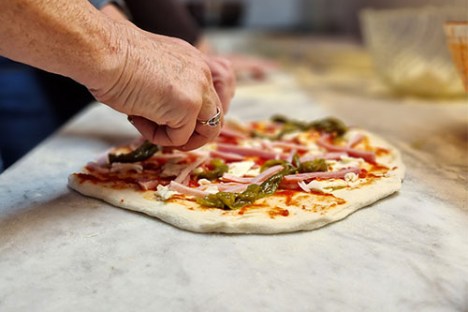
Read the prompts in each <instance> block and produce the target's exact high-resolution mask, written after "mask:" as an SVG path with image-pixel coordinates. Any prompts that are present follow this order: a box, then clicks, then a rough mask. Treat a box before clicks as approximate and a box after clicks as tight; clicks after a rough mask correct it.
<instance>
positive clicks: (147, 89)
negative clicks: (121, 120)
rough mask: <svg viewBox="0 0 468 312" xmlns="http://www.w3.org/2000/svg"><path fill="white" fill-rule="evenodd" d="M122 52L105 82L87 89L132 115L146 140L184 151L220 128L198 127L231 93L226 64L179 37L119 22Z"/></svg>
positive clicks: (210, 137)
mask: <svg viewBox="0 0 468 312" xmlns="http://www.w3.org/2000/svg"><path fill="white" fill-rule="evenodd" d="M120 25H121V26H122V27H121V30H122V32H121V34H120V36H121V37H122V38H121V39H120V40H119V42H121V45H122V47H121V48H122V49H123V50H124V51H125V53H123V54H124V56H123V57H122V58H121V59H120V60H119V61H118V65H117V68H118V69H119V70H117V71H116V72H115V74H114V75H113V76H112V79H110V80H109V82H108V83H107V85H105V86H104V87H100V88H99V89H90V90H91V92H92V93H93V95H94V96H95V97H96V99H97V100H99V101H101V102H103V103H105V104H107V105H109V106H111V107H112V108H114V109H116V110H118V111H120V112H122V113H124V114H127V115H129V116H131V117H132V120H133V124H134V126H135V127H136V128H137V129H138V131H139V132H140V133H141V134H142V135H143V136H144V137H145V138H146V139H147V140H149V141H151V142H153V143H155V144H160V145H163V146H175V147H178V148H181V149H184V150H190V149H195V148H198V147H200V146H202V145H204V144H205V143H207V142H209V141H211V140H213V139H214V138H215V137H216V136H217V135H218V134H219V131H220V128H221V124H220V125H218V126H216V127H211V126H208V125H202V124H201V123H199V122H197V120H208V119H210V118H211V117H212V116H214V115H215V114H216V112H217V107H219V108H220V110H221V118H222V116H223V114H224V112H225V111H227V109H228V107H229V103H230V100H231V98H232V96H233V94H234V88H235V76H234V74H233V71H232V69H231V67H230V64H229V62H227V61H225V60H222V59H220V58H207V57H206V56H205V55H204V54H202V53H201V52H199V51H198V50H197V49H195V48H194V47H192V46H191V45H190V44H188V43H187V42H185V41H183V40H179V39H175V38H170V37H166V36H159V35H155V34H152V33H148V32H145V31H143V30H140V29H138V28H137V27H135V26H133V25H132V24H130V23H120Z"/></svg>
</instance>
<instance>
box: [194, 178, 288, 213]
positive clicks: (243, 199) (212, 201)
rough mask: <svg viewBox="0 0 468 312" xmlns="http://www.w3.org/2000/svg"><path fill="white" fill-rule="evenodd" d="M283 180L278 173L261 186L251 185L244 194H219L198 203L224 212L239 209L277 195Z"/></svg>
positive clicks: (204, 198)
mask: <svg viewBox="0 0 468 312" xmlns="http://www.w3.org/2000/svg"><path fill="white" fill-rule="evenodd" d="M282 179H283V174H282V173H277V174H275V175H274V176H272V177H270V178H269V179H268V180H266V181H265V182H263V183H262V184H260V185H258V184H251V185H249V186H248V187H247V189H246V190H245V191H243V192H242V193H229V192H219V193H216V194H210V195H207V196H205V197H203V198H199V199H197V202H198V203H199V204H200V205H203V206H205V207H212V208H220V209H223V210H233V209H239V208H242V207H244V206H246V205H249V204H252V203H253V202H254V201H256V200H257V199H260V198H263V197H265V196H268V195H271V194H273V193H275V192H276V190H277V189H278V186H279V184H280V183H281V180H282Z"/></svg>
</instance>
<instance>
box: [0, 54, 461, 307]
mask: <svg viewBox="0 0 468 312" xmlns="http://www.w3.org/2000/svg"><path fill="white" fill-rule="evenodd" d="M353 64H355V63H353ZM303 69H304V68H295V69H294V70H292V71H290V72H289V74H286V73H281V74H276V75H274V76H272V77H271V78H270V80H269V81H267V82H264V83H249V84H245V85H241V86H240V88H239V90H238V92H237V95H236V97H235V99H234V102H233V104H232V110H231V112H230V116H231V117H234V118H239V119H247V120H253V119H261V118H267V117H268V116H270V115H271V114H273V113H285V112H286V113H287V114H288V115H289V116H290V117H294V118H309V119H314V118H318V117H322V116H327V115H334V116H337V117H339V118H342V119H343V120H345V121H346V122H347V123H349V124H356V125H360V126H362V127H365V128H367V129H369V130H372V131H374V132H376V133H379V134H380V135H382V136H384V137H385V138H387V139H388V140H389V141H390V142H392V143H393V144H395V145H396V146H397V147H398V148H400V149H401V151H402V152H403V157H404V161H405V164H406V165H407V175H406V178H405V181H404V184H403V188H402V190H401V191H400V192H399V193H398V194H395V195H393V196H391V197H389V198H386V199H384V200H382V201H379V202H377V203H375V204H374V205H372V206H371V207H368V208H364V209H362V210H359V211H358V212H356V213H355V214H353V215H351V216H349V217H348V218H346V219H344V220H342V221H340V222H337V223H334V224H331V225H329V226H326V227H324V228H321V229H319V230H315V231H310V232H299V233H292V234H283V235H221V234H195V233H190V232H186V231H182V230H179V229H177V228H174V227H172V226H170V225H168V224H165V223H163V222H160V221H159V220H157V219H153V218H151V217H148V216H146V215H143V214H138V213H133V212H130V211H127V210H123V209H119V208H115V207H112V206H110V205H108V204H105V203H103V202H101V201H98V200H94V199H90V198H85V197H83V196H81V195H79V194H77V193H75V192H73V191H71V190H70V189H68V188H67V186H66V181H67V176H68V174H69V173H71V172H74V171H77V170H79V169H80V167H81V166H82V165H84V164H85V163H86V162H87V161H89V160H90V159H93V158H95V157H97V156H98V155H99V154H100V153H102V152H103V151H104V150H105V149H106V148H108V147H109V146H111V145H112V144H116V143H120V142H124V141H127V140H129V139H131V138H132V137H134V136H135V135H136V132H135V131H134V130H133V129H132V128H131V126H130V125H129V124H128V122H127V121H126V119H125V118H124V116H122V115H120V114H118V113H116V112H114V111H112V110H110V109H109V108H107V107H106V106H103V105H101V104H95V105H92V106H91V107H90V108H89V109H87V110H85V111H84V112H82V113H81V114H80V115H79V116H78V117H77V118H75V119H74V120H73V121H72V122H70V123H69V124H68V125H67V126H66V127H64V128H63V129H61V130H60V131H59V132H57V133H56V134H55V135H53V136H52V137H50V138H49V139H48V140H46V141H45V142H43V143H42V144H41V145H40V146H39V147H38V148H36V149H35V150H33V151H32V152H31V153H29V154H28V155H27V156H26V157H25V158H23V159H22V160H21V161H19V162H18V163H17V164H15V165H14V166H13V167H11V168H10V169H8V170H7V171H6V172H5V173H3V174H2V175H0V311H109V310H112V311H350V310H352V311H376V310H379V311H467V309H468V239H467V237H468V181H467V180H468V177H467V170H468V163H467V162H468V103H467V102H466V101H464V100H458V101H442V100H438V101H435V100H432V101H429V100H415V99H408V98H399V97H392V96H388V95H385V94H384V93H382V92H380V91H375V89H372V88H370V89H369V83H370V82H371V81H375V77H370V76H368V74H367V73H366V74H363V72H362V71H360V72H361V74H356V73H355V74H353V75H351V74H350V75H349V77H348V78H349V79H346V75H344V73H343V72H342V73H341V74H340V75H338V76H336V77H342V78H339V79H338V78H336V77H335V78H336V79H335V78H333V75H334V74H332V71H325V72H324V71H323V69H322V70H321V71H320V72H314V70H313V68H312V70H311V71H310V72H308V73H307V74H304V73H303ZM298 71H299V72H300V73H299V76H298ZM335 74H336V73H335ZM319 76H320V77H321V78H322V79H317V77H319ZM294 77H296V78H297V77H299V79H296V78H294ZM343 77H345V78H343ZM366 79H367V80H366ZM371 89H372V90H371ZM377 89H378V88H377ZM358 91H359V92H358Z"/></svg>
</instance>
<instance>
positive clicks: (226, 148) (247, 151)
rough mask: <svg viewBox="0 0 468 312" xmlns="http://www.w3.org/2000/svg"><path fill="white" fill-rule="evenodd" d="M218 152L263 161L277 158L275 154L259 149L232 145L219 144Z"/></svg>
mask: <svg viewBox="0 0 468 312" xmlns="http://www.w3.org/2000/svg"><path fill="white" fill-rule="evenodd" d="M218 150H219V151H221V152H227V153H233V154H238V155H241V156H257V157H261V158H265V159H275V158H278V157H279V155H278V154H277V153H275V152H269V151H264V150H262V149H260V148H254V147H243V146H237V145H233V144H224V143H219V144H218Z"/></svg>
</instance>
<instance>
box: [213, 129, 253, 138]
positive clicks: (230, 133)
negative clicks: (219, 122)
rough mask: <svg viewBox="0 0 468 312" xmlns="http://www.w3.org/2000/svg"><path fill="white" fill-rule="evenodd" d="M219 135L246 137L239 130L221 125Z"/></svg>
mask: <svg viewBox="0 0 468 312" xmlns="http://www.w3.org/2000/svg"><path fill="white" fill-rule="evenodd" d="M219 135H221V136H225V137H229V138H236V139H247V136H246V135H245V134H243V133H241V132H239V131H236V130H233V129H229V128H227V127H223V128H222V129H221V132H220V133H219Z"/></svg>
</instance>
